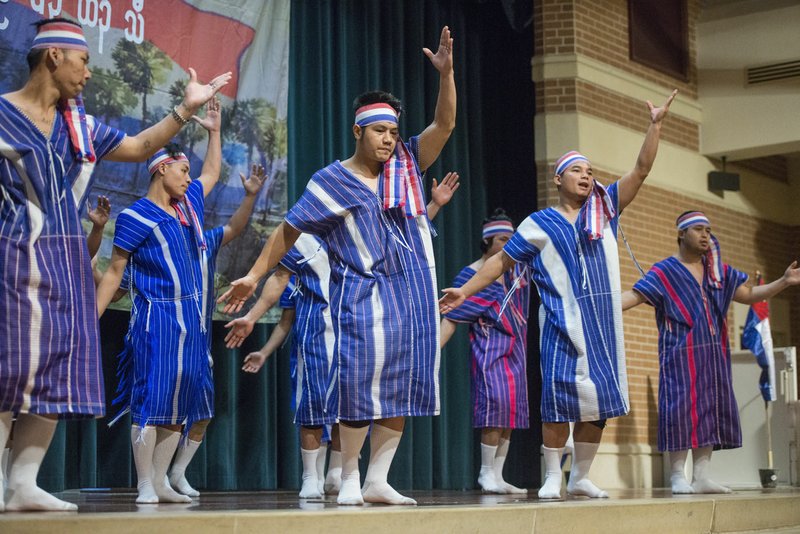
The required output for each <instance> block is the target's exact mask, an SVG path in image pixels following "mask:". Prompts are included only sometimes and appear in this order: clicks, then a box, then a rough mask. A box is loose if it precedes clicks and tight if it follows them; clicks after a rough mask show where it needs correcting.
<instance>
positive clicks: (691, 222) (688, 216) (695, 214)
mask: <svg viewBox="0 0 800 534" xmlns="http://www.w3.org/2000/svg"><path fill="white" fill-rule="evenodd" d="M697 225H703V226H708V227H709V228H710V227H711V222H710V221H709V220H708V217H706V216H705V214H703V212H702V211H690V212H688V213H685V214H683V215H681V216H680V217H678V220H677V221H675V226H677V227H678V230H687V229H689V228H691V227H692V226H697ZM703 261H704V262H705V264H706V269H705V272H706V277H707V278H708V281H709V283H710V284H711V286H712V287H714V288H715V289H719V288H721V287H722V255H721V253H720V247H719V241H718V240H717V238H716V237H714V234H711V246H710V247H709V249H708V252H706V255H705V258H703Z"/></svg>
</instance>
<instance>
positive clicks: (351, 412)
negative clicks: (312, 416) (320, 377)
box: [286, 138, 439, 421]
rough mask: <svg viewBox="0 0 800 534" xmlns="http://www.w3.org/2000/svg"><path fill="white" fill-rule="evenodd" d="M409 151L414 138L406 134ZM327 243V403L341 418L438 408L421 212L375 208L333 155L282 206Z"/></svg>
mask: <svg viewBox="0 0 800 534" xmlns="http://www.w3.org/2000/svg"><path fill="white" fill-rule="evenodd" d="M410 141H411V142H410V146H411V148H412V150H411V152H412V154H414V153H416V138H412V139H411V140H410ZM286 222H287V223H289V224H290V225H292V226H293V227H295V228H297V229H298V230H300V231H301V232H307V233H311V234H315V235H317V236H319V237H320V238H321V239H322V240H323V241H325V243H326V244H327V246H328V255H329V259H330V266H331V284H330V299H331V300H330V306H331V316H332V317H333V325H334V332H335V334H336V350H335V353H334V358H333V366H332V376H333V378H332V379H331V388H330V391H329V395H328V403H327V406H328V408H327V409H328V410H329V412H333V413H337V414H338V416H339V419H341V420H343V421H361V420H368V419H382V418H388V417H396V416H423V415H438V413H439V379H438V376H439V313H438V306H437V293H436V292H437V288H436V271H435V264H434V259H433V246H432V242H431V227H430V221H429V219H428V217H427V215H426V214H423V215H421V216H418V217H414V218H407V217H406V216H405V214H404V212H403V209H401V208H392V209H388V210H384V209H383V206H382V203H381V200H380V199H379V198H378V196H377V195H376V194H375V192H373V191H372V190H371V189H370V188H369V187H367V186H366V185H365V184H364V183H362V182H361V181H360V180H359V179H358V178H356V177H355V176H354V175H353V174H351V173H350V172H349V171H348V170H347V169H345V168H344V167H343V166H342V165H341V163H339V162H338V161H337V162H335V163H332V164H331V165H329V166H327V167H325V168H324V169H322V170H320V171H318V172H317V173H315V174H314V176H313V177H312V178H311V181H310V182H309V184H308V186H307V188H306V191H305V193H303V196H302V197H301V198H300V200H299V201H298V202H297V204H295V205H294V206H293V207H292V208H291V209H290V210H289V212H288V213H287V215H286Z"/></svg>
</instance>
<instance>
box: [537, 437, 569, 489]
mask: <svg viewBox="0 0 800 534" xmlns="http://www.w3.org/2000/svg"><path fill="white" fill-rule="evenodd" d="M542 450H543V451H544V484H542V487H541V488H539V498H540V499H560V498H561V479H562V474H561V456H562V455H563V454H564V447H559V448H558V449H551V448H550V447H544V446H542Z"/></svg>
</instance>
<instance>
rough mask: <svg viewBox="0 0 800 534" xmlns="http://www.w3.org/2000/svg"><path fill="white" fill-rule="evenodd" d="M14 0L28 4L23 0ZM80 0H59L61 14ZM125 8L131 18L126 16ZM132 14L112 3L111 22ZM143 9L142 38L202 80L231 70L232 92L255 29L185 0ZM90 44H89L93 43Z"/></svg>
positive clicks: (70, 12)
mask: <svg viewBox="0 0 800 534" xmlns="http://www.w3.org/2000/svg"><path fill="white" fill-rule="evenodd" d="M83 1H84V2H85V0H83ZM16 2H17V3H18V4H22V5H27V6H30V2H27V1H23V0H16ZM78 3H79V0H63V3H62V12H61V13H60V15H59V16H67V17H70V18H73V19H75V20H78ZM84 9H85V8H84ZM128 12H130V14H128V18H129V20H126V18H125V15H126V13H128ZM45 13H47V11H46V10H45ZM131 15H133V16H134V17H135V15H136V12H135V11H134V10H133V9H132V8H131V3H130V2H114V3H113V5H112V7H111V17H110V18H111V20H110V25H111V27H112V28H117V29H123V30H124V29H130V28H131V24H132V23H131V22H130V20H131ZM141 15H142V16H143V17H144V39H146V40H147V41H150V42H151V43H153V44H154V45H155V46H157V47H158V48H159V49H161V50H162V51H163V52H164V53H165V54H167V55H168V56H169V57H170V58H172V60H173V61H174V62H175V63H177V64H178V65H180V66H181V68H182V69H183V70H185V71H187V72H188V70H189V67H192V68H193V69H194V70H196V71H197V77H198V80H199V81H200V83H207V82H209V81H211V79H212V78H213V77H214V76H216V75H218V74H222V73H223V72H227V71H231V72H232V73H233V77H232V78H231V81H230V82H229V83H228V85H226V86H225V87H223V88H222V89H221V90H220V93H222V94H224V95H225V96H228V97H230V98H236V92H237V89H238V86H239V61H240V60H241V58H242V55H243V54H244V51H245V50H247V47H248V46H250V44H251V43H252V42H253V38H254V37H255V33H256V32H255V29H253V28H251V27H250V26H248V25H247V24H245V23H243V22H241V21H239V20H236V19H233V18H230V17H226V16H224V15H219V14H217V13H211V12H209V11H203V10H201V9H198V8H197V7H195V6H193V5H191V4H190V3H189V2H188V1H186V0H159V1H158V2H155V1H153V0H150V1H148V2H144V7H143V8H142V11H141ZM94 16H95V17H98V18H99V19H100V20H101V21H105V18H106V17H107V16H108V15H107V14H106V11H105V9H104V8H100V9H99V10H98V13H96V14H94ZM84 26H85V25H84ZM84 30H86V28H84ZM89 46H90V50H91V46H92V44H91V43H90V45H89ZM105 53H107V54H108V53H110V51H105Z"/></svg>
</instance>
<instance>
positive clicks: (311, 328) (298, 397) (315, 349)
mask: <svg viewBox="0 0 800 534" xmlns="http://www.w3.org/2000/svg"><path fill="white" fill-rule="evenodd" d="M281 264H282V265H283V266H284V267H286V268H287V269H289V270H290V271H292V272H293V273H295V277H294V278H295V287H287V288H286V291H284V293H283V295H281V307H282V308H284V309H287V308H294V310H295V319H294V325H293V326H292V335H293V337H294V343H293V344H292V361H293V363H294V364H295V365H296V371H295V372H294V373H293V376H294V378H295V382H294V392H295V417H294V422H295V424H298V425H304V426H311V425H329V424H333V423H335V422H336V413H335V412H329V411H327V410H326V406H325V404H326V398H327V393H328V389H329V379H330V367H331V362H332V361H333V349H334V345H335V336H334V333H333V321H332V320H331V312H330V307H329V306H328V299H329V293H328V286H329V284H330V273H331V268H330V265H329V263H328V253H327V250H326V247H325V244H324V243H323V242H322V241H321V240H320V239H319V238H318V237H316V236H313V235H311V234H300V237H299V238H298V239H297V241H296V242H295V244H294V247H292V249H291V250H290V251H289V252H288V253H287V254H286V256H285V257H284V258H283V260H281Z"/></svg>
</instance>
